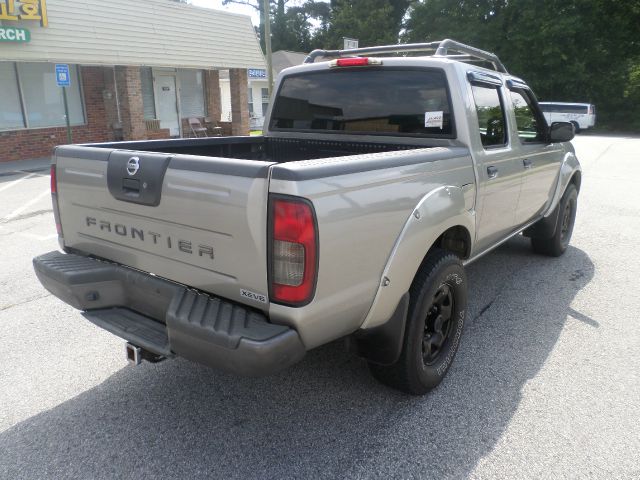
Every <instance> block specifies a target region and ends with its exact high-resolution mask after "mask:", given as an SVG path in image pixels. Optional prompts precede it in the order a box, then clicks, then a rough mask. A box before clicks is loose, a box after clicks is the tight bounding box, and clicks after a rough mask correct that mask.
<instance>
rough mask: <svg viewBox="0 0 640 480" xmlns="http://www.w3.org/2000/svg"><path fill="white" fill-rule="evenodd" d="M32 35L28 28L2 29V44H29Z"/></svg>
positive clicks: (0, 38) (0, 36)
mask: <svg viewBox="0 0 640 480" xmlns="http://www.w3.org/2000/svg"><path fill="white" fill-rule="evenodd" d="M30 40H31V33H30V32H29V30H27V29H26V28H15V27H0V42H15V43H27V42H29V41H30Z"/></svg>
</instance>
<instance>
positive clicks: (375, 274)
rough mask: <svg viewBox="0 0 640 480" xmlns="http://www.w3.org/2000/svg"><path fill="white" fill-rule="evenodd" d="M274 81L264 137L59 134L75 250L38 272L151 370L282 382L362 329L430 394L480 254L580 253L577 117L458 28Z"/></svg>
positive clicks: (61, 179)
mask: <svg viewBox="0 0 640 480" xmlns="http://www.w3.org/2000/svg"><path fill="white" fill-rule="evenodd" d="M397 53H401V55H397ZM415 53H419V54H418V55H413V54H415ZM385 54H386V55H385ZM321 58H324V60H322V61H316V60H319V59H321ZM274 91H275V92H276V93H275V95H274V97H273V99H272V102H271V106H270V108H269V112H268V115H267V120H266V122H265V126H264V133H263V135H262V136H250V137H249V136H240V137H226V138H225V137H221V138H220V137H218V138H199V139H173V140H157V141H130V142H121V143H102V144H87V145H67V146H60V147H58V148H57V149H56V150H55V152H54V157H53V162H52V167H51V191H52V198H53V205H54V216H55V222H56V225H57V231H58V234H59V243H60V247H61V249H62V252H59V251H55V252H50V253H47V254H44V255H41V256H39V257H36V258H35V259H34V260H33V263H34V267H35V271H36V274H37V276H38V278H39V280H40V281H41V282H42V284H43V285H44V287H45V288H46V289H47V290H49V291H50V292H51V293H53V294H54V295H55V296H57V297H59V298H60V299H61V300H63V301H64V302H66V303H68V304H69V305H71V306H73V307H75V308H77V309H79V310H81V311H82V312H83V315H84V316H85V317H86V318H87V319H88V320H90V321H91V322H93V323H95V324H96V325H98V326H100V327H102V328H104V329H106V330H108V331H110V332H112V333H114V334H115V335H118V336H120V337H122V338H123V339H125V340H126V342H127V344H126V346H127V348H126V351H127V357H128V359H129V360H130V361H131V362H133V363H136V364H137V363H139V362H140V361H141V360H143V359H144V360H149V361H159V360H161V359H164V358H169V357H174V356H180V357H184V358H187V359H190V360H192V361H195V362H199V363H202V364H205V365H208V366H211V367H214V368H220V369H224V370H227V371H231V372H235V373H238V374H241V375H255V376H257V375H266V374H269V373H272V372H276V371H278V370H281V369H284V368H286V367H288V366H290V365H292V364H294V363H295V362H298V361H299V360H301V359H302V358H303V356H304V355H305V353H306V352H307V351H308V350H310V349H313V348H316V347H318V346H320V345H323V344H326V343H328V342H332V341H334V340H337V339H341V338H346V339H347V342H346V343H347V345H348V346H349V348H350V349H351V350H352V351H353V352H355V353H356V354H357V355H360V356H361V357H363V358H364V359H366V361H367V362H368V365H369V367H370V371H371V373H372V374H373V376H374V377H375V378H377V379H378V380H380V381H382V382H383V383H385V384H387V385H389V386H392V387H394V388H397V389H399V390H402V391H404V392H408V393H411V394H424V393H426V392H427V391H429V390H430V389H432V388H434V387H435V386H437V385H438V384H439V383H440V382H441V380H442V378H443V376H444V375H445V373H446V372H447V370H448V369H449V366H450V365H451V362H452V359H453V357H454V356H455V354H456V351H457V349H458V346H459V344H460V338H461V334H462V330H463V325H464V321H465V313H466V310H467V278H466V276H465V270H464V266H465V265H467V264H469V263H470V262H472V261H474V260H476V259H478V258H480V257H481V256H482V255H484V254H485V253H487V252H489V251H491V250H492V249H494V248H495V247H497V246H498V245H500V244H501V243H503V242H505V241H506V240H507V239H509V238H510V237H512V236H514V235H517V234H519V233H523V234H524V235H526V236H528V237H530V238H531V243H532V246H533V250H534V251H535V252H537V253H539V254H546V255H551V256H559V255H561V254H562V253H563V252H564V251H565V249H566V248H567V245H568V243H569V239H570V237H571V233H572V230H573V224H574V219H575V214H576V204H577V195H578V192H579V190H580V182H581V169H580V165H579V163H578V160H577V159H576V156H575V153H574V149H573V147H572V145H571V144H570V143H569V141H570V140H571V139H572V138H573V135H574V132H573V127H572V125H571V124H570V123H561V122H560V123H554V124H552V125H550V126H548V125H547V124H546V122H545V119H544V116H543V113H542V111H541V109H540V107H539V106H538V103H537V101H536V98H535V96H534V95H533V93H532V91H531V89H530V88H529V87H528V86H527V84H526V83H525V82H524V81H523V80H521V79H519V78H517V77H514V76H512V75H510V74H509V73H507V70H506V69H505V67H504V65H503V64H502V63H501V62H500V60H499V59H498V58H497V57H496V56H495V55H493V54H491V53H488V52H485V51H482V50H478V49H476V48H473V47H470V46H467V45H464V44H461V43H458V42H455V41H452V40H443V41H439V42H431V43H424V44H408V45H393V46H387V47H370V48H361V49H356V50H348V51H324V50H317V51H314V52H312V53H311V54H309V56H308V57H307V59H306V61H305V63H304V64H303V65H300V66H296V67H292V68H289V69H286V70H284V71H283V72H282V73H281V74H280V75H279V77H278V79H277V82H276V88H275V89H274ZM63 252H64V253H63Z"/></svg>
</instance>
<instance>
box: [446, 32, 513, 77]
mask: <svg viewBox="0 0 640 480" xmlns="http://www.w3.org/2000/svg"><path fill="white" fill-rule="evenodd" d="M449 49H451V50H454V51H456V52H459V53H466V54H467V55H471V56H473V57H476V58H480V59H482V60H486V61H487V62H489V63H491V64H493V68H495V69H496V71H498V72H502V73H509V72H507V69H506V68H505V66H504V65H503V64H502V62H501V61H500V59H499V58H498V56H497V55H495V54H493V53H490V52H486V51H484V50H480V49H479V48H475V47H472V46H470V45H465V44H464V43H460V42H456V41H455V40H451V39H449V38H447V39H445V40H442V41H441V42H440V45H439V46H438V49H437V50H436V55H437V56H441V57H446V56H447V53H448V51H449Z"/></svg>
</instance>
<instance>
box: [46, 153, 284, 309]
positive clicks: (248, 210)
mask: <svg viewBox="0 0 640 480" xmlns="http://www.w3.org/2000/svg"><path fill="white" fill-rule="evenodd" d="M54 162H55V163H56V175H57V182H58V202H59V207H60V223H61V225H62V234H63V236H64V244H65V246H66V247H70V248H73V249H75V250H78V251H80V252H83V253H87V254H92V255H95V256H98V257H102V258H105V259H108V260H112V261H114V262H118V263H121V264H124V265H128V266H131V267H134V268H137V269H140V270H143V271H146V272H150V273H153V274H155V275H157V276H160V277H164V278H167V279H169V280H173V281H175V282H179V283H183V284H185V285H189V286H191V287H194V288H198V289H201V290H204V291H207V292H211V293H214V294H217V295H220V296H223V297H226V298H229V299H231V300H237V301H240V302H242V303H245V304H249V305H252V306H255V307H257V308H263V309H266V307H267V305H268V296H267V295H268V283H267V235H266V232H267V198H268V173H269V166H270V165H272V163H270V162H260V161H252V160H239V159H229V158H212V157H198V156H190V155H176V154H165V153H150V152H140V151H130V150H114V149H108V148H106V149H105V148H96V147H89V146H65V147H59V148H58V149H57V150H56V153H55V157H54Z"/></svg>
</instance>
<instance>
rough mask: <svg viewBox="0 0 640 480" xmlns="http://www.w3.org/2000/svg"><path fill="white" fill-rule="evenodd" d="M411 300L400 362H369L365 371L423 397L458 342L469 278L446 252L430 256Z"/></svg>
mask: <svg viewBox="0 0 640 480" xmlns="http://www.w3.org/2000/svg"><path fill="white" fill-rule="evenodd" d="M409 295H410V301H409V311H408V313H407V324H406V328H405V336H404V342H403V348H402V352H401V354H400V358H399V359H398V361H397V362H396V363H394V364H392V365H388V366H382V365H377V364H373V363H370V364H369V369H370V371H371V373H372V374H373V376H374V377H375V378H376V379H377V380H379V381H381V382H382V383H384V384H386V385H389V386H391V387H393V388H396V389H398V390H401V391H403V392H407V393H411V394H414V395H422V394H424V393H426V392H428V391H429V390H431V389H432V388H434V387H436V386H437V385H438V384H439V383H440V382H441V381H442V379H443V378H444V376H445V374H446V373H447V371H448V369H449V366H450V365H451V362H452V360H453V357H454V356H455V354H456V352H457V350H458V345H459V343H460V336H461V335H462V328H463V325H464V315H465V311H466V308H467V278H466V275H465V272H464V268H463V267H462V263H461V262H460V259H459V258H458V257H457V256H456V255H454V254H453V253H450V252H447V251H444V250H436V251H434V252H432V253H431V254H429V256H428V257H427V258H426V259H425V260H424V262H423V264H422V266H421V267H420V270H419V272H418V274H417V275H416V278H415V279H414V281H413V284H412V286H411V289H410V291H409Z"/></svg>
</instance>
